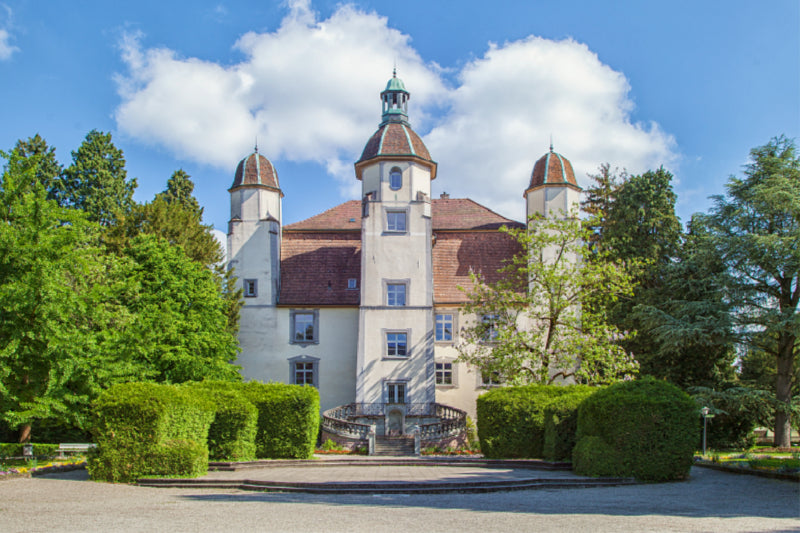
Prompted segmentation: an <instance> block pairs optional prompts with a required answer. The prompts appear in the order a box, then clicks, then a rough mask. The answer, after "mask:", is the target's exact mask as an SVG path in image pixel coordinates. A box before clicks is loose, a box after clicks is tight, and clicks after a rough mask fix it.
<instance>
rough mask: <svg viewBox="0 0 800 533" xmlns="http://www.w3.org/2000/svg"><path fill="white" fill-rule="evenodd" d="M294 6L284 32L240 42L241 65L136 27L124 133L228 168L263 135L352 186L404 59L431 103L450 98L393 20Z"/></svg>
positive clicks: (129, 44) (276, 154)
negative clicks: (146, 45) (357, 161)
mask: <svg viewBox="0 0 800 533" xmlns="http://www.w3.org/2000/svg"><path fill="white" fill-rule="evenodd" d="M289 6H290V11H289V14H288V15H287V16H286V17H285V18H284V20H283V21H282V23H281V26H280V27H279V28H278V29H277V30H276V31H274V32H268V33H255V32H250V33H247V34H245V35H243V36H242V37H241V38H240V39H239V41H238V42H237V43H236V45H235V48H236V49H237V50H238V51H240V52H241V53H242V54H243V55H244V56H245V58H244V60H242V61H241V62H239V63H237V64H234V65H230V66H222V65H219V64H215V63H211V62H206V61H202V60H200V59H195V58H181V57H179V56H178V55H177V54H176V53H175V52H174V51H172V50H168V49H149V50H145V49H143V47H142V44H141V40H142V36H141V35H126V36H125V38H124V39H123V41H122V45H121V47H122V51H123V59H124V61H125V63H126V65H127V67H128V72H127V73H126V74H124V75H120V76H118V78H117V82H118V86H119V94H120V96H121V97H122V103H121V104H120V106H119V107H118V108H117V110H116V119H117V122H118V124H119V127H120V129H121V130H122V131H124V132H125V133H127V134H129V135H132V136H134V137H137V138H139V139H142V140H144V141H149V142H152V143H155V144H159V145H161V146H166V147H168V148H169V149H170V150H173V151H174V152H176V153H177V154H179V155H181V156H182V157H189V158H192V159H195V160H198V161H202V162H205V163H211V164H214V165H219V166H221V167H224V168H230V167H231V165H234V164H235V163H236V161H238V160H239V159H240V158H241V156H242V154H244V153H246V151H247V150H249V149H251V147H252V146H253V142H254V140H255V139H256V137H257V138H258V144H259V147H262V148H263V150H262V151H263V152H265V153H268V154H269V156H270V158H272V159H282V158H283V159H289V160H292V161H309V160H311V161H315V162H318V163H320V164H323V165H325V167H326V168H327V169H329V170H330V171H333V172H335V176H336V177H339V178H341V179H343V180H346V182H347V183H348V184H349V183H351V182H352V163H353V161H354V158H357V157H358V155H359V154H360V151H361V149H362V148H363V146H364V143H365V142H366V139H367V138H368V136H369V135H370V134H371V132H372V131H373V130H374V129H375V128H376V127H377V125H378V122H379V119H380V101H379V99H378V92H379V91H380V90H381V89H382V87H383V84H385V83H386V80H387V79H388V77H389V76H390V75H391V68H392V61H393V60H395V59H396V61H397V63H398V64H399V65H401V68H402V72H403V75H404V77H405V78H406V79H413V80H414V95H413V98H414V101H415V102H417V103H418V105H419V106H420V108H421V109H425V108H426V106H427V105H428V104H430V103H432V102H434V101H437V100H441V98H443V95H444V93H445V90H444V84H443V82H442V80H441V79H440V77H439V75H438V73H437V71H436V67H435V65H426V64H425V63H424V62H423V60H422V58H420V56H419V55H418V54H417V52H416V51H415V50H414V49H413V48H412V47H411V46H410V44H409V37H408V36H407V35H404V34H402V33H400V32H399V31H397V30H395V29H392V28H390V27H388V24H387V20H386V18H384V17H380V16H378V15H376V14H373V13H366V12H363V11H360V10H358V9H356V8H354V7H352V6H349V5H345V6H341V7H339V8H338V9H337V11H336V12H335V13H334V14H333V15H332V16H331V17H330V18H328V19H327V20H322V21H319V20H317V15H316V14H315V13H314V12H313V11H311V9H310V6H309V4H308V3H307V2H293V3H291V4H289ZM415 118H416V119H417V123H418V124H420V123H424V122H425V120H429V117H427V116H426V115H424V114H423V113H420V114H417V115H416V117H415ZM345 174H346V175H345Z"/></svg>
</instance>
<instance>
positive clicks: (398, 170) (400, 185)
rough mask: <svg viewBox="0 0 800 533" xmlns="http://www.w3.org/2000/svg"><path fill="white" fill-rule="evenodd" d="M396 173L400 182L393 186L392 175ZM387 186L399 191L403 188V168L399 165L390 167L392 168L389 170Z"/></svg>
mask: <svg viewBox="0 0 800 533" xmlns="http://www.w3.org/2000/svg"><path fill="white" fill-rule="evenodd" d="M398 175H399V179H400V182H399V183H398V184H397V186H396V187H395V183H394V180H393V177H394V176H398ZM389 188H390V189H391V190H393V191H399V190H400V189H402V188H403V170H402V169H401V168H400V167H392V169H391V170H390V171H389Z"/></svg>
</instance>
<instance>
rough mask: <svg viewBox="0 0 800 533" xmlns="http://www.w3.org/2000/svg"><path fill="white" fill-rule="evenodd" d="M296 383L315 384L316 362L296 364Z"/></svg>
mask: <svg viewBox="0 0 800 533" xmlns="http://www.w3.org/2000/svg"><path fill="white" fill-rule="evenodd" d="M294 384H295V385H312V386H313V385H314V363H295V364H294Z"/></svg>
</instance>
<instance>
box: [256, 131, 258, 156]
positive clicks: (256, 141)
mask: <svg viewBox="0 0 800 533" xmlns="http://www.w3.org/2000/svg"><path fill="white" fill-rule="evenodd" d="M256 153H258V135H256Z"/></svg>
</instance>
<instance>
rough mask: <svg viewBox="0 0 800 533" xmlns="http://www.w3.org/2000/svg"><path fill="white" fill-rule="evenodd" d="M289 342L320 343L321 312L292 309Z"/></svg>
mask: <svg viewBox="0 0 800 533" xmlns="http://www.w3.org/2000/svg"><path fill="white" fill-rule="evenodd" d="M289 322H290V324H289V327H290V329H289V342H290V343H292V344H317V343H319V311H318V310H316V309H314V310H311V309H309V310H306V309H292V311H291V312H290V320H289Z"/></svg>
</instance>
